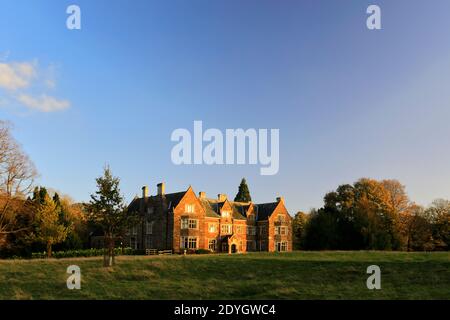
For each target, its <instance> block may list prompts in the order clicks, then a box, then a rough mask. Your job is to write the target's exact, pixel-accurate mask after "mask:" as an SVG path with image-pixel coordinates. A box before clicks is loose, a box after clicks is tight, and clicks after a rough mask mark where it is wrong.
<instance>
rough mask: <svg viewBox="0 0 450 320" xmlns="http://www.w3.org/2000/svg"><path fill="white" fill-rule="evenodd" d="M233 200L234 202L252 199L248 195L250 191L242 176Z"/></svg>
mask: <svg viewBox="0 0 450 320" xmlns="http://www.w3.org/2000/svg"><path fill="white" fill-rule="evenodd" d="M234 201H236V202H250V201H252V197H251V196H250V191H249V190H248V185H247V181H246V180H245V178H242V180H241V184H240V185H239V191H238V193H237V194H236V197H234Z"/></svg>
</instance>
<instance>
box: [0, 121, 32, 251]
mask: <svg viewBox="0 0 450 320" xmlns="http://www.w3.org/2000/svg"><path fill="white" fill-rule="evenodd" d="M36 176H37V172H36V169H35V167H34V165H33V163H32V162H31V160H30V159H29V158H28V156H27V155H26V154H25V153H24V152H23V150H22V149H21V147H20V146H19V144H18V143H17V142H16V140H15V139H14V138H13V136H12V135H11V126H10V124H9V123H7V122H4V121H0V197H1V198H2V199H1V200H2V201H1V206H0V247H2V246H3V245H5V244H6V242H7V237H8V235H11V234H14V233H18V232H22V231H24V230H26V229H27V228H28V227H19V226H18V223H17V218H18V211H17V210H16V209H17V206H16V204H17V201H15V200H16V198H18V199H22V198H24V197H25V196H26V195H27V194H28V193H29V192H30V190H31V188H32V185H33V182H34V178H35V177H36Z"/></svg>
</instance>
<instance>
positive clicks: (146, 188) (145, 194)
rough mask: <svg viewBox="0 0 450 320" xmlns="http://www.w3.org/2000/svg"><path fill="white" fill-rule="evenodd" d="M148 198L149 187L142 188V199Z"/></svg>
mask: <svg viewBox="0 0 450 320" xmlns="http://www.w3.org/2000/svg"><path fill="white" fill-rule="evenodd" d="M147 197H148V187H147V186H143V187H142V198H144V199H145V198H147Z"/></svg>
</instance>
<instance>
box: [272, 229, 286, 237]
mask: <svg viewBox="0 0 450 320" xmlns="http://www.w3.org/2000/svg"><path fill="white" fill-rule="evenodd" d="M275 235H282V236H285V235H287V227H275Z"/></svg>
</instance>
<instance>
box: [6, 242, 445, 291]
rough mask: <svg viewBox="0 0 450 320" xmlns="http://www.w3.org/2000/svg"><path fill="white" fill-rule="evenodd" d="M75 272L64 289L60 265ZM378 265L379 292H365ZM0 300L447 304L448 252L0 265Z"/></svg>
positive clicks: (254, 255)
mask: <svg viewBox="0 0 450 320" xmlns="http://www.w3.org/2000/svg"><path fill="white" fill-rule="evenodd" d="M72 264H75V265H78V266H79V267H80V268H81V275H82V282H81V283H82V284H81V290H68V289H67V287H66V279H67V277H68V276H69V275H68V274H66V268H67V267H68V266H69V265H72ZM371 264H376V265H379V266H380V268H381V272H382V276H381V286H382V288H381V290H368V289H367V287H366V279H367V277H368V275H367V274H366V268H367V266H369V265H371ZM0 299H450V253H445V252H442V253H398V252H365V251H364V252H292V253H282V254H276V253H249V254H245V255H191V256H178V255H173V256H149V257H145V256H135V257H125V256H124V257H118V258H117V266H115V267H114V268H112V269H107V268H102V259H101V258H74V259H61V260H53V259H51V260H15V261H14V260H10V261H8V260H1V261H0Z"/></svg>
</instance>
